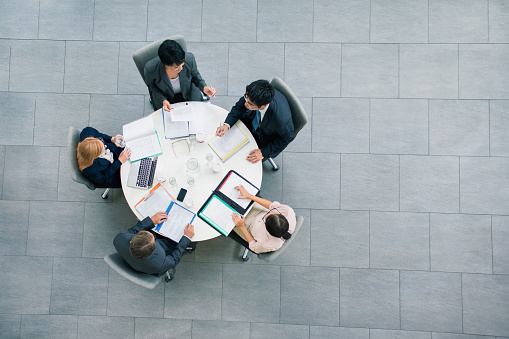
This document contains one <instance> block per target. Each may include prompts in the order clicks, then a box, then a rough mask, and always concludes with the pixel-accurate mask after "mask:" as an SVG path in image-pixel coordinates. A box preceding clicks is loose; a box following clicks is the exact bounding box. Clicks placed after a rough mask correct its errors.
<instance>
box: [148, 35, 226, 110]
mask: <svg viewBox="0 0 509 339" xmlns="http://www.w3.org/2000/svg"><path fill="white" fill-rule="evenodd" d="M144 74H145V83H146V84H147V86H148V90H149V92H150V98H151V99H152V106H153V107H154V109H155V110H158V109H160V108H161V107H164V109H165V110H166V111H169V110H170V109H171V106H170V104H173V103H176V102H181V101H202V99H203V96H202V94H201V92H203V93H205V94H207V95H208V96H210V97H213V96H214V95H215V94H216V90H215V88H213V87H210V86H207V84H206V83H205V80H203V79H202V77H201V75H200V72H198V68H197V66H196V60H195V58H194V55H193V54H192V53H189V52H188V53H186V52H184V50H183V49H182V47H181V46H180V45H179V44H178V43H177V42H176V41H174V40H165V41H164V42H163V43H162V44H161V46H159V50H158V57H155V58H154V59H152V60H150V61H149V62H147V63H146V64H145V69H144Z"/></svg>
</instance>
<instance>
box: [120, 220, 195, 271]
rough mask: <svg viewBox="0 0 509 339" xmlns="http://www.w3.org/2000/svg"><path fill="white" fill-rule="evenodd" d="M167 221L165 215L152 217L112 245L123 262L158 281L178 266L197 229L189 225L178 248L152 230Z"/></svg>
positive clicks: (129, 230)
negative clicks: (154, 277)
mask: <svg viewBox="0 0 509 339" xmlns="http://www.w3.org/2000/svg"><path fill="white" fill-rule="evenodd" d="M167 218H168V215H167V214H166V213H165V212H157V213H156V214H154V216H152V218H150V217H146V218H145V219H143V220H141V221H138V223H137V224H136V225H135V226H133V227H131V228H130V229H128V230H127V231H122V232H120V233H118V234H117V236H116V237H115V239H114V240H113V245H114V246H115V249H116V250H117V252H118V253H119V254H120V255H121V256H122V258H124V260H125V261H126V262H127V263H128V264H129V265H130V266H131V267H132V268H133V269H135V270H136V271H138V272H142V273H147V274H151V275H154V276H157V277H160V276H162V275H164V274H165V273H166V272H167V271H168V270H169V269H171V268H173V267H175V266H177V264H178V263H179V261H180V259H181V258H182V256H183V255H184V253H185V252H186V248H187V247H188V246H189V245H191V238H192V237H193V236H194V226H193V225H191V224H187V226H186V228H185V229H184V235H183V236H182V238H181V239H180V241H179V242H178V244H177V243H176V242H174V241H172V240H170V239H167V238H158V236H157V234H156V233H154V232H153V231H152V228H153V227H154V226H155V225H156V224H159V223H161V222H163V221H165V220H166V219H167Z"/></svg>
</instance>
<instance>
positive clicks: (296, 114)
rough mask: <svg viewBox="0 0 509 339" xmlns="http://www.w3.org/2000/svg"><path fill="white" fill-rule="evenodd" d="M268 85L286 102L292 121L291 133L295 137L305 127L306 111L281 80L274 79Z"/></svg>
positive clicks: (306, 120)
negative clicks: (283, 97) (284, 98)
mask: <svg viewBox="0 0 509 339" xmlns="http://www.w3.org/2000/svg"><path fill="white" fill-rule="evenodd" d="M270 84H271V85H272V86H274V88H275V89H277V90H278V91H280V92H281V93H282V94H283V95H284V96H285V97H286V100H288V104H289V105H290V110H291V111H292V120H293V130H294V131H293V132H294V134H295V136H297V133H299V131H300V130H301V129H302V128H303V127H304V126H306V124H307V122H308V116H307V115H306V111H305V110H304V107H303V106H302V104H301V103H300V101H299V99H298V98H297V96H296V95H295V93H293V91H292V90H291V89H290V87H288V85H287V84H285V83H284V81H283V80H281V78H278V77H274V78H273V79H272V80H271V81H270Z"/></svg>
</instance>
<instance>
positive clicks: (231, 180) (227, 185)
mask: <svg viewBox="0 0 509 339" xmlns="http://www.w3.org/2000/svg"><path fill="white" fill-rule="evenodd" d="M239 185H242V186H243V187H244V188H245V189H246V190H247V191H248V192H249V193H250V194H252V195H256V194H257V193H258V188H257V187H255V186H253V185H252V184H251V183H249V182H247V181H246V180H244V179H243V178H242V177H240V176H239V175H238V174H237V173H235V172H231V173H230V175H229V176H228V178H227V179H226V181H225V182H224V183H223V185H222V186H221V187H220V188H219V192H221V193H223V194H224V195H226V196H227V197H228V198H230V199H232V200H233V201H234V202H236V203H237V204H239V206H240V207H242V208H244V209H246V208H247V206H248V205H249V203H250V202H251V200H249V199H239V195H240V192H239V191H237V190H236V189H235V187H236V186H239Z"/></svg>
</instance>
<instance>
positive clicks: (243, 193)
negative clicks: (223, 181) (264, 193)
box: [235, 185, 251, 199]
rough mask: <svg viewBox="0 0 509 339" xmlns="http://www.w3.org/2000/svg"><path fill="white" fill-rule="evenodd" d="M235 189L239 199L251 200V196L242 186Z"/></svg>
mask: <svg viewBox="0 0 509 339" xmlns="http://www.w3.org/2000/svg"><path fill="white" fill-rule="evenodd" d="M235 189H236V190H237V191H239V193H240V195H239V199H251V194H249V192H248V191H247V190H246V189H245V188H244V186H242V185H239V186H235Z"/></svg>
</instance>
